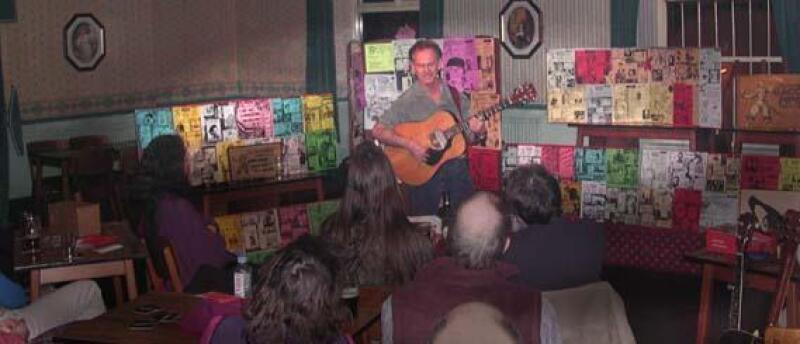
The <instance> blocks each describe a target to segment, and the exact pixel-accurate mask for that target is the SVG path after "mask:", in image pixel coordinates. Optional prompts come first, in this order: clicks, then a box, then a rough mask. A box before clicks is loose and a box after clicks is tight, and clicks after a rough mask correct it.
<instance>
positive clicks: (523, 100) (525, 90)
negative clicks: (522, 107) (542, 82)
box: [508, 83, 539, 104]
mask: <svg viewBox="0 0 800 344" xmlns="http://www.w3.org/2000/svg"><path fill="white" fill-rule="evenodd" d="M538 96H539V94H538V93H537V92H536V88H535V87H533V84H531V83H524V84H522V85H519V87H517V88H515V89H514V91H513V92H511V95H510V96H508V99H509V100H510V101H511V103H513V104H527V103H531V102H533V101H534V100H536V98H537V97H538Z"/></svg>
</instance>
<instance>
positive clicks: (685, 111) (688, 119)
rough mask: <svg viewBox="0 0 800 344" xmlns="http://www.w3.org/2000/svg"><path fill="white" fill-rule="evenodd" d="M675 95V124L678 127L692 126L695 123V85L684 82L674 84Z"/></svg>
mask: <svg viewBox="0 0 800 344" xmlns="http://www.w3.org/2000/svg"><path fill="white" fill-rule="evenodd" d="M672 89H673V93H674V95H675V97H674V102H673V103H672V104H673V111H674V112H673V116H674V117H673V118H674V119H673V124H674V125H675V126H676V127H691V126H692V125H693V124H694V123H692V121H693V117H694V85H692V84H686V83H682V82H678V83H675V84H674V85H672Z"/></svg>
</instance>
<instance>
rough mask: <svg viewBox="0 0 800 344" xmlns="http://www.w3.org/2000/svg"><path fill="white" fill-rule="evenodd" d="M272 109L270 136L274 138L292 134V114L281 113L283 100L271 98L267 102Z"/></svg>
mask: <svg viewBox="0 0 800 344" xmlns="http://www.w3.org/2000/svg"><path fill="white" fill-rule="evenodd" d="M269 102H270V107H271V108H272V134H273V135H274V136H275V137H284V136H288V135H291V134H292V114H286V113H284V112H283V99H281V98H272V99H270V100H269Z"/></svg>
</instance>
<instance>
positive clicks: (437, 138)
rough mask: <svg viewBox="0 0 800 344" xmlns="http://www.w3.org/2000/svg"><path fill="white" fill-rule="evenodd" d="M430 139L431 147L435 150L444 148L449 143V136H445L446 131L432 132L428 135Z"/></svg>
mask: <svg viewBox="0 0 800 344" xmlns="http://www.w3.org/2000/svg"><path fill="white" fill-rule="evenodd" d="M428 140H429V141H430V149H433V150H442V149H444V147H445V145H447V138H446V137H445V136H444V133H442V132H441V131H438V130H437V131H434V132H431V133H430V135H429V136H428Z"/></svg>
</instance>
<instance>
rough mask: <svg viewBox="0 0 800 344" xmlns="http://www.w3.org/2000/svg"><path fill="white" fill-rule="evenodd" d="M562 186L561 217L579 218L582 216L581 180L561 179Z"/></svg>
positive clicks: (560, 184)
mask: <svg viewBox="0 0 800 344" xmlns="http://www.w3.org/2000/svg"><path fill="white" fill-rule="evenodd" d="M558 184H559V186H560V187H561V217H565V218H568V219H577V218H579V217H580V216H581V182H579V181H575V180H564V179H562V180H560V181H559V182H558Z"/></svg>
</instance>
